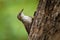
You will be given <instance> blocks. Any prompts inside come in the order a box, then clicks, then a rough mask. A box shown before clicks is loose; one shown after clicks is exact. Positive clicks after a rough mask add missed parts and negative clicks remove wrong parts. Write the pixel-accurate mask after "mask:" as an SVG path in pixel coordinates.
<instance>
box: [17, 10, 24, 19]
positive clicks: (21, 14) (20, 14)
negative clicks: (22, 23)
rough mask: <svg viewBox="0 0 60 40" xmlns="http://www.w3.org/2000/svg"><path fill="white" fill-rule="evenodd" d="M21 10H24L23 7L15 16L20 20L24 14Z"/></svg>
mask: <svg viewBox="0 0 60 40" xmlns="http://www.w3.org/2000/svg"><path fill="white" fill-rule="evenodd" d="M23 10H24V9H22V10H21V11H20V12H19V14H18V16H17V18H18V19H19V20H21V19H22V17H23V16H24V14H23Z"/></svg>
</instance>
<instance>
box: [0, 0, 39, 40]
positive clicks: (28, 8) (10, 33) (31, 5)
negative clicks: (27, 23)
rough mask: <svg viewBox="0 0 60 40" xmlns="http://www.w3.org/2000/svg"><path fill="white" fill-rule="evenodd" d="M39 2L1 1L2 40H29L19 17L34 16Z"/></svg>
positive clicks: (26, 0) (0, 24)
mask: <svg viewBox="0 0 60 40" xmlns="http://www.w3.org/2000/svg"><path fill="white" fill-rule="evenodd" d="M37 4H38V0H0V40H27V38H28V35H27V32H26V30H25V28H24V25H23V24H22V22H21V21H19V20H18V19H17V15H18V13H19V12H20V10H21V9H22V8H24V14H25V15H29V16H33V14H34V11H35V10H36V8H37Z"/></svg>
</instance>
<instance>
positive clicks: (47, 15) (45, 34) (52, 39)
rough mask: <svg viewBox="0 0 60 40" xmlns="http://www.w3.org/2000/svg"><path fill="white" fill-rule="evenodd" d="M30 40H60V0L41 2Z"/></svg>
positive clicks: (35, 16) (42, 0)
mask: <svg viewBox="0 0 60 40" xmlns="http://www.w3.org/2000/svg"><path fill="white" fill-rule="evenodd" d="M28 40H60V0H39V4H38V7H37V11H36V12H35V14H34V20H33V22H32V25H31V29H30V33H29V36H28Z"/></svg>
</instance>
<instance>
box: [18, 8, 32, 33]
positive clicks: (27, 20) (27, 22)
mask: <svg viewBox="0 0 60 40" xmlns="http://www.w3.org/2000/svg"><path fill="white" fill-rule="evenodd" d="M23 10H24V9H22V10H21V11H20V12H19V14H18V16H17V18H18V19H19V20H20V21H21V22H22V23H23V24H24V26H25V28H26V31H27V33H28V34H29V33H30V29H31V23H32V20H33V18H32V17H31V16H26V15H25V14H24V13H23Z"/></svg>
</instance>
